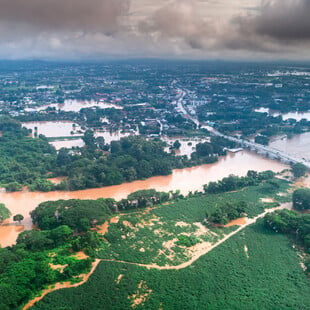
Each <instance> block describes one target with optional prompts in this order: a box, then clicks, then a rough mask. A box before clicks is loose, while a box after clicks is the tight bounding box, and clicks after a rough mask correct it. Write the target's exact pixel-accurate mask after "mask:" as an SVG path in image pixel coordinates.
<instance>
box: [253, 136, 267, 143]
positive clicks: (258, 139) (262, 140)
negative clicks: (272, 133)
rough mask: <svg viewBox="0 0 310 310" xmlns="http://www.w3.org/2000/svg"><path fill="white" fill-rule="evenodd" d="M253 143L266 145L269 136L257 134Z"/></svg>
mask: <svg viewBox="0 0 310 310" xmlns="http://www.w3.org/2000/svg"><path fill="white" fill-rule="evenodd" d="M255 143H259V144H263V145H268V144H269V138H268V137H266V136H263V135H258V136H256V137H255Z"/></svg>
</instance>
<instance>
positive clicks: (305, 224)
mask: <svg viewBox="0 0 310 310" xmlns="http://www.w3.org/2000/svg"><path fill="white" fill-rule="evenodd" d="M264 220H265V225H266V226H267V227H269V228H270V229H272V230H274V231H276V232H280V233H285V234H290V235H293V236H294V237H295V238H296V240H297V241H299V242H300V243H301V245H302V246H303V247H304V248H305V251H306V252H308V253H310V214H298V213H297V212H295V211H289V210H281V211H276V212H274V213H269V214H267V215H266V216H265V219H264Z"/></svg>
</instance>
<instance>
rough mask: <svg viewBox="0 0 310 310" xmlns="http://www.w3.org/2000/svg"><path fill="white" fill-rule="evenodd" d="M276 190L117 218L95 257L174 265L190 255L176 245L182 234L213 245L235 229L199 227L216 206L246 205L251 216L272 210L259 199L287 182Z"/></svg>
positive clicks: (207, 199)
mask: <svg viewBox="0 0 310 310" xmlns="http://www.w3.org/2000/svg"><path fill="white" fill-rule="evenodd" d="M277 183H278V185H279V188H277V189H275V190H273V191H268V193H267V194H264V193H263V189H264V184H262V185H260V186H255V187H249V188H245V189H244V190H240V191H236V192H233V193H224V194H212V195H207V196H201V197H192V198H185V199H181V200H178V201H172V202H170V203H169V204H168V205H162V206H159V207H158V208H155V209H153V210H148V211H147V210H140V211H139V210H137V211H136V212H131V213H126V214H125V215H122V216H120V218H119V221H118V223H112V224H110V226H109V232H108V234H106V235H105V237H106V239H107V240H108V242H109V245H108V247H107V249H105V250H104V251H101V252H100V253H99V258H105V259H117V260H124V261H128V262H136V263H143V264H151V263H155V264H158V265H160V266H164V265H166V264H169V265H178V264H181V263H183V262H185V261H187V260H188V259H189V258H191V256H192V255H193V251H191V249H189V248H187V247H184V246H182V244H181V245H180V244H178V237H180V235H183V236H185V237H187V238H192V239H193V238H194V239H195V240H196V242H201V243H203V242H210V243H212V244H214V243H215V242H216V241H218V240H219V239H221V238H222V237H223V235H224V234H227V233H229V232H231V231H232V230H234V229H236V228H237V227H229V228H216V227H212V226H211V227H208V229H207V228H206V227H205V226H204V225H202V224H201V223H202V221H203V220H204V219H205V217H206V213H210V212H211V213H212V212H213V211H214V210H215V209H216V208H217V206H220V205H222V204H225V203H227V202H230V203H232V202H240V201H245V202H246V203H247V207H246V213H247V214H248V216H249V217H254V216H255V215H258V214H260V213H262V212H263V211H264V208H268V207H273V206H274V203H263V202H261V200H260V198H261V197H269V198H273V197H275V196H276V193H277V192H279V191H286V190H287V187H288V183H287V182H286V181H283V180H278V181H277Z"/></svg>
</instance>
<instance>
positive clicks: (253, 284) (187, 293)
mask: <svg viewBox="0 0 310 310" xmlns="http://www.w3.org/2000/svg"><path fill="white" fill-rule="evenodd" d="M245 246H246V247H247V252H246V251H245V250H244V248H245ZM247 255H248V256H247ZM119 275H123V276H122V279H121V281H120V282H118V281H116V279H117V278H118V277H119ZM141 280H143V281H144V282H145V286H146V287H147V289H148V290H151V293H150V294H148V295H147V297H146V299H145V301H144V302H143V303H142V304H140V305H137V306H136V307H135V308H136V309H150V310H153V309H154V310H155V309H160V308H161V307H163V308H164V309H286V310H289V309H294V310H303V309H308V308H309V307H310V300H309V294H310V290H309V282H308V279H307V277H306V275H305V274H304V273H303V271H302V269H301V268H300V266H299V259H298V256H297V253H296V252H295V251H294V249H292V247H291V246H290V245H289V243H288V242H287V239H286V237H285V236H283V235H280V234H276V233H274V232H272V231H270V230H268V229H265V228H264V227H263V226H262V225H260V224H258V225H255V226H252V227H249V228H246V229H245V230H244V231H243V232H242V233H239V234H237V235H235V236H234V237H232V238H230V239H229V240H227V241H226V242H225V243H223V244H221V245H220V246H219V247H217V248H215V249H214V250H213V251H211V252H209V253H208V254H207V255H205V256H203V257H201V258H200V259H199V260H198V261H196V262H194V263H193V264H192V265H191V266H190V267H188V268H185V269H181V270H155V269H147V268H144V267H140V266H135V265H129V264H122V263H113V262H102V263H101V264H100V265H99V266H98V268H97V269H96V271H95V272H94V274H93V275H92V277H91V278H90V279H89V281H88V282H87V283H86V284H85V285H83V286H81V287H78V288H74V289H67V290H59V291H56V292H53V293H51V294H48V295H47V296H46V297H45V298H44V299H43V300H41V301H40V302H38V303H37V304H36V305H35V306H34V308H33V309H34V310H45V309H63V308H65V309H75V310H82V309H85V308H86V307H87V309H89V310H95V309H101V308H102V305H103V304H104V308H105V309H115V310H120V309H130V308H131V300H130V299H129V298H128V296H132V295H133V294H136V292H137V290H138V286H139V284H140V283H141ZM111 292H113V294H112V293H111Z"/></svg>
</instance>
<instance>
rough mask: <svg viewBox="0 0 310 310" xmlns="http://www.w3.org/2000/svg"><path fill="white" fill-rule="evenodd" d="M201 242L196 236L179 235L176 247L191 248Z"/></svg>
mask: <svg viewBox="0 0 310 310" xmlns="http://www.w3.org/2000/svg"><path fill="white" fill-rule="evenodd" d="M199 242H200V240H199V239H198V238H197V237H196V236H187V235H179V236H178V241H177V242H176V245H179V246H185V247H188V248H189V247H191V246H193V245H195V244H197V243H199Z"/></svg>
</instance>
